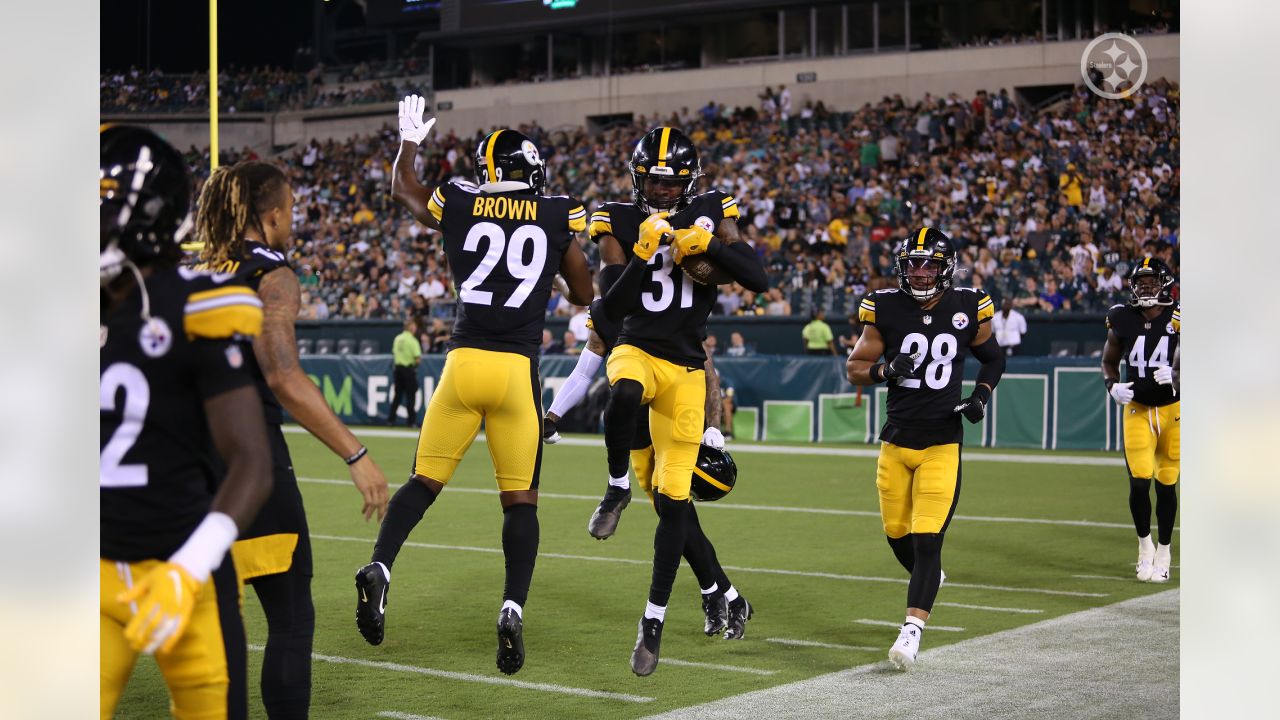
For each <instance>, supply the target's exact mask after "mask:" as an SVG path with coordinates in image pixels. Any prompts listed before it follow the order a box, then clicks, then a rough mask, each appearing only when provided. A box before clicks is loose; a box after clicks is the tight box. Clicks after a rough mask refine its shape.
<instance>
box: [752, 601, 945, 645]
mask: <svg viewBox="0 0 1280 720" xmlns="http://www.w3.org/2000/svg"><path fill="white" fill-rule="evenodd" d="M935 604H936V603H935ZM764 641H765V642H770V643H777V644H778V645H791V646H793V647H815V648H827V649H829V650H865V651H872V650H880V649H881V648H878V647H872V646H870V645H841V644H839V643H826V642H818V641H816V640H795V639H792V638H765V639H764Z"/></svg>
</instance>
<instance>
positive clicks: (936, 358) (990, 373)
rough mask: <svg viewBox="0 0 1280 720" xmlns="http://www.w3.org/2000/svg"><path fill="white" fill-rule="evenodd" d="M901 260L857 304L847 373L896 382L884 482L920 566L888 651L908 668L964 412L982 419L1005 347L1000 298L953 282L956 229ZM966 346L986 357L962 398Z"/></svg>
mask: <svg viewBox="0 0 1280 720" xmlns="http://www.w3.org/2000/svg"><path fill="white" fill-rule="evenodd" d="M897 262H898V286H899V287H898V288H896V289H891V290H880V291H878V292H876V293H875V294H873V295H871V296H869V297H868V298H866V299H864V300H863V301H862V304H861V306H860V308H859V310H858V319H859V320H860V321H861V322H862V323H863V325H864V330H863V332H862V336H861V337H860V338H859V339H858V343H857V345H855V346H854V348H853V350H852V351H851V352H850V353H849V360H848V374H849V381H850V382H852V383H854V384H855V385H871V384H874V383H881V382H887V383H889V398H888V401H889V402H888V404H889V416H888V419H887V420H886V421H885V424H884V427H883V428H881V430H880V456H879V459H878V460H877V462H876V490H877V491H878V492H879V495H880V517H881V520H882V521H883V523H884V531H885V535H886V536H888V539H889V546H890V547H891V548H892V549H893V554H894V555H895V556H896V557H897V559H898V562H900V563H901V564H902V566H903V567H904V568H906V570H907V572H909V573H911V582H910V584H909V585H908V586H907V617H906V621H905V622H904V624H903V625H902V629H901V630H900V632H899V633H898V639H897V641H896V642H894V644H893V647H892V648H891V649H890V650H889V660H890V661H891V662H892V663H893V664H894V665H895V666H896V667H898V668H899V669H903V670H905V669H908V668H910V667H911V666H912V665H913V664H915V660H916V653H917V652H919V649H920V638H921V635H922V634H923V633H924V626H925V621H926V620H928V619H929V613H930V611H931V610H932V609H933V602H934V599H935V598H936V597H937V594H938V587H939V586H940V585H941V583H942V578H943V574H942V541H943V536H944V534H945V533H946V530H947V526H948V524H950V522H951V516H952V515H953V514H954V513H955V508H956V502H957V501H958V500H959V498H960V445H961V442H962V440H963V437H964V432H963V427H962V426H961V424H960V418H961V416H963V417H964V418H965V419H966V420H968V421H969V422H971V423H978V422H981V421H982V418H983V417H984V416H985V414H986V408H987V405H989V404H990V402H991V392H992V390H994V389H995V387H996V383H998V382H999V381H1000V376H1001V374H1003V373H1004V365H1005V356H1004V352H1002V351H1001V349H1000V346H999V345H998V344H997V343H996V340H995V338H994V337H993V336H992V333H991V324H990V322H988V321H989V320H991V318H992V316H993V315H995V308H994V307H993V305H992V303H991V298H989V297H987V294H986V293H984V292H982V291H980V290H974V289H972V288H955V287H952V275H953V273H954V272H955V264H956V252H955V249H954V247H953V246H952V244H951V239H950V238H948V237H947V236H946V235H945V234H943V233H942V232H941V231H939V230H937V229H935V228H931V227H923V228H920V229H919V230H918V231H916V232H915V233H914V234H912V236H911V237H909V238H907V239H905V240H903V241H902V243H901V245H899V247H898V258H897ZM966 350H968V351H969V352H972V353H973V356H974V357H976V358H977V359H978V361H979V362H981V363H982V366H981V368H980V369H979V370H978V382H977V385H976V387H975V388H974V391H973V394H972V395H970V396H969V397H967V398H964V399H962V398H961V383H962V379H963V376H964V353H965V351H966ZM881 356H883V357H884V362H877V361H878V360H880V358H881Z"/></svg>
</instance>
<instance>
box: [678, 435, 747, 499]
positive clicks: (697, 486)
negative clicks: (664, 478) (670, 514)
mask: <svg viewBox="0 0 1280 720" xmlns="http://www.w3.org/2000/svg"><path fill="white" fill-rule="evenodd" d="M737 481H738V466H737V464H736V463H734V462H733V456H732V455H730V454H729V453H728V452H727V451H725V450H717V449H715V448H713V447H711V446H710V445H707V444H706V443H703V444H702V446H701V447H699V448H698V464H696V465H694V466H693V482H692V483H691V484H690V485H689V494H690V495H692V496H693V499H694V500H700V501H703V502H710V501H712V500H719V499H720V498H722V497H724V496H725V495H728V494H729V491H730V490H732V489H733V486H734V483H736V482H737Z"/></svg>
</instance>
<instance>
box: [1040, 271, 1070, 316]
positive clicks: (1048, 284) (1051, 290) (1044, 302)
mask: <svg viewBox="0 0 1280 720" xmlns="http://www.w3.org/2000/svg"><path fill="white" fill-rule="evenodd" d="M1064 308H1065V309H1067V310H1070V309H1071V301H1070V300H1069V299H1067V297H1066V296H1065V295H1063V294H1062V292H1061V291H1060V289H1059V288H1058V281H1057V280H1055V279H1054V278H1053V277H1052V276H1050V277H1049V279H1048V280H1046V281H1045V283H1044V292H1042V293H1040V309H1041V310H1043V311H1045V312H1057V311H1059V310H1062V309H1064Z"/></svg>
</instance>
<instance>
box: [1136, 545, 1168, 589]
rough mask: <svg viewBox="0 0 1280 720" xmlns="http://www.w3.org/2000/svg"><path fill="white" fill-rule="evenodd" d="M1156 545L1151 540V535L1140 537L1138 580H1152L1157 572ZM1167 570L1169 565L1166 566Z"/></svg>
mask: <svg viewBox="0 0 1280 720" xmlns="http://www.w3.org/2000/svg"><path fill="white" fill-rule="evenodd" d="M1155 554H1156V546H1155V543H1152V542H1151V536H1150V535H1148V536H1146V537H1142V538H1138V581H1139V582H1151V576H1152V575H1153V574H1155V570H1156V568H1155V564H1154V563H1153V562H1152V561H1153V560H1154V559H1155ZM1165 568H1166V570H1167V569H1168V565H1166V566H1165Z"/></svg>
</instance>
